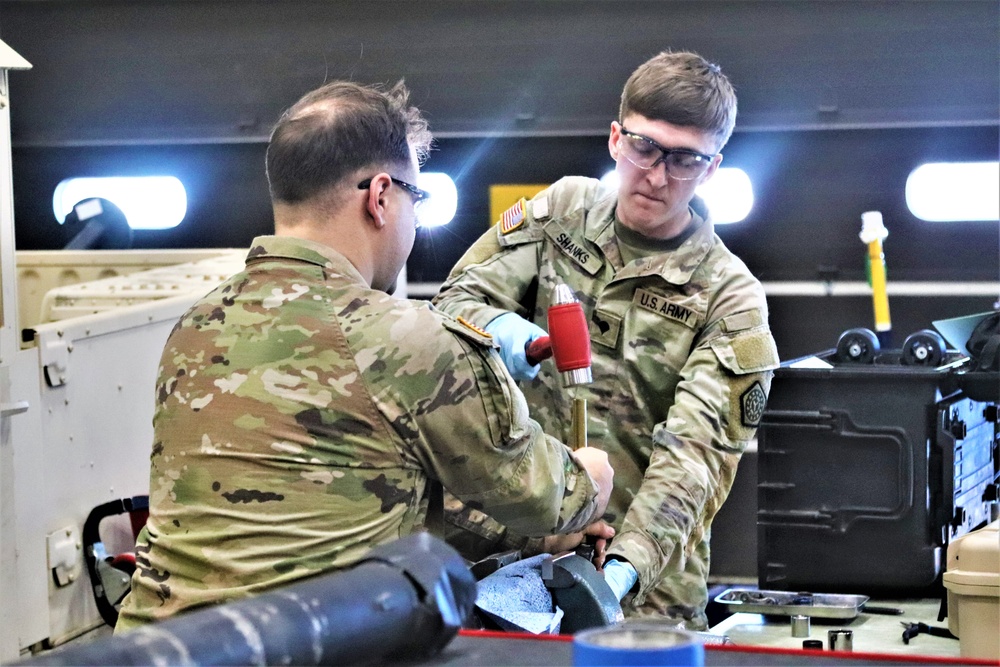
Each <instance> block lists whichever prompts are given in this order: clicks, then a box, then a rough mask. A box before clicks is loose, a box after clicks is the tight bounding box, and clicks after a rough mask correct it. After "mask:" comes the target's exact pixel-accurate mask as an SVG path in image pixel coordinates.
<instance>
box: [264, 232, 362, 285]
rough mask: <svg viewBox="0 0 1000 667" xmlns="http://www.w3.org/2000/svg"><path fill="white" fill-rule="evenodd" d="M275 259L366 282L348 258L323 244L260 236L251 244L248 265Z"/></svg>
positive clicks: (304, 240)
mask: <svg viewBox="0 0 1000 667" xmlns="http://www.w3.org/2000/svg"><path fill="white" fill-rule="evenodd" d="M275 258H280V259H294V260H298V261H301V262H309V263H310V264H316V265H317V266H321V267H323V268H325V269H327V270H329V271H333V272H335V273H339V274H342V275H345V276H348V277H350V278H352V279H356V280H358V281H360V282H364V278H363V277H362V276H361V274H360V273H359V272H358V270H357V269H356V268H355V267H354V265H353V264H351V262H350V261H349V260H348V259H347V258H346V257H344V256H343V255H341V254H340V253H339V252H337V251H336V250H334V249H333V248H331V247H329V246H326V245H323V244H322V243H317V242H315V241H309V240H306V239H300V238H295V237H292V236H258V237H257V238H255V239H254V240H253V243H251V244H250V251H249V252H248V253H247V263H248V264H249V263H250V262H251V261H255V260H260V259H275Z"/></svg>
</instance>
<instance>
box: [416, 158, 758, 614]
mask: <svg viewBox="0 0 1000 667" xmlns="http://www.w3.org/2000/svg"><path fill="white" fill-rule="evenodd" d="M616 202H617V200H616V195H615V193H609V192H607V191H601V189H600V186H599V184H598V181H596V180H593V179H585V178H577V177H573V178H565V179H562V180H560V181H559V182H558V183H556V184H555V185H553V186H551V187H550V188H548V189H547V190H545V191H543V192H541V193H540V194H538V195H537V196H536V197H535V198H534V199H533V200H532V201H530V202H522V203H520V204H519V205H518V206H515V207H514V208H513V209H512V210H511V211H509V212H508V213H507V214H505V216H504V218H503V219H502V220H501V222H500V224H498V225H497V226H496V229H492V230H490V231H489V232H487V233H486V234H485V235H484V236H483V237H481V238H480V239H479V240H478V241H477V242H476V243H475V244H474V245H473V246H472V247H471V248H470V249H469V251H468V252H467V253H466V254H465V256H464V257H462V259H461V260H460V261H459V263H458V264H457V265H456V267H455V269H454V270H453V271H452V274H451V275H450V276H449V278H448V280H447V281H446V283H445V284H444V286H443V287H442V290H441V293H440V294H439V295H438V296H437V297H436V299H435V302H436V303H437V305H439V306H440V307H441V308H442V309H443V310H445V311H447V312H449V313H451V314H453V315H462V316H464V317H466V318H468V319H469V320H471V321H472V322H473V323H475V324H478V325H480V326H485V325H486V324H487V323H488V322H489V321H490V320H492V319H493V318H495V317H497V316H498V315H501V314H503V313H504V312H506V311H513V312H516V313H518V314H519V315H521V316H523V317H525V318H527V319H530V320H532V321H533V322H535V323H536V324H538V325H539V326H541V327H542V328H546V319H547V318H546V313H547V311H548V307H549V306H550V305H551V304H550V301H551V297H552V292H553V287H554V286H555V285H556V284H558V283H565V284H567V285H569V286H570V287H571V288H572V289H573V290H574V292H576V295H577V298H579V299H580V300H581V301H582V303H583V309H584V312H585V314H586V316H587V318H588V320H589V322H590V336H591V340H592V343H591V348H592V354H593V361H592V364H593V365H592V369H593V376H594V381H593V384H590V385H584V386H580V387H578V388H575V389H572V390H564V389H563V388H562V385H561V381H560V378H559V374H558V372H557V371H556V368H555V365H554V364H553V363H552V362H545V363H543V364H542V368H541V371H540V373H539V375H538V377H537V378H536V379H535V380H533V381H531V382H530V383H525V385H526V386H524V393H525V396H526V397H527V399H528V403H529V405H531V410H532V415H533V416H534V417H535V418H537V419H538V420H539V421H540V422H541V423H542V425H543V428H545V429H546V430H547V432H550V433H556V434H561V435H562V436H563V438H564V439H566V438H569V436H570V433H569V430H570V423H571V420H570V414H571V405H572V398H573V396H574V395H580V396H584V397H586V398H587V399H588V413H589V415H588V416H589V422H588V435H589V438H590V443H591V444H592V445H593V446H597V447H601V448H602V449H604V450H606V451H607V453H608V456H609V458H610V461H611V465H612V467H613V468H614V469H615V485H614V492H613V494H612V497H611V503H610V505H609V506H608V514H606V515H605V518H606V519H607V520H609V521H610V522H611V523H612V524H613V525H614V526H615V528H616V530H617V536H616V537H615V538H614V540H613V542H612V545H611V547H610V548H609V551H608V553H609V555H611V556H615V555H618V556H621V557H622V558H624V559H626V560H628V561H629V562H630V563H632V564H633V565H634V566H635V568H636V570H637V572H638V574H639V589H638V592H637V593H636V594H635V595H634V597H633V598H631V599H629V598H626V600H625V603H626V605H625V606H626V613H627V614H629V615H633V616H634V615H652V614H655V615H668V616H670V617H672V618H675V619H684V621H683V622H684V624H685V625H686V626H687V627H689V628H702V627H704V626H705V623H706V619H705V615H704V609H705V604H706V602H707V599H706V598H707V586H706V580H707V577H708V569H709V548H708V544H709V537H710V526H711V522H712V518H713V517H714V516H715V514H716V512H717V511H718V509H719V507H720V505H722V502H723V501H724V500H725V498H726V496H727V494H728V493H729V489H730V487H731V486H732V482H733V477H734V475H735V474H736V466H737V463H738V462H739V458H740V455H741V454H742V452H743V450H744V449H745V448H746V446H747V444H748V443H749V442H750V440H751V439H752V438H753V437H754V433H755V430H756V426H757V424H758V422H759V420H760V417H761V413H762V411H763V407H764V403H765V401H766V398H767V392H768V390H769V389H770V381H771V375H772V374H771V370H773V369H774V368H776V367H777V365H778V355H777V349H776V347H775V345H774V341H773V339H772V337H771V333H770V330H769V328H768V324H767V306H766V303H765V299H764V293H763V289H762V288H761V285H760V283H759V282H758V281H757V280H756V279H755V278H754V277H753V276H752V275H751V274H750V272H749V270H748V269H747V268H746V266H745V265H744V264H743V262H741V261H740V260H739V259H738V258H737V257H735V256H734V255H733V254H732V253H731V252H730V251H729V250H727V249H726V247H725V246H724V245H723V243H722V241H721V240H720V239H719V238H718V237H717V236H716V235H715V233H714V231H713V227H712V224H711V222H710V221H709V220H708V219H706V218H703V217H702V216H705V215H707V214H706V213H705V212H704V205H703V203H702V202H701V201H700V200H698V199H695V200H694V201H693V202H692V207H693V210H694V211H695V212H696V215H695V216H694V221H695V222H694V225H695V226H694V228H693V233H691V234H690V236H689V237H687V238H686V239H684V240H683V242H682V243H681V244H680V246H679V247H677V248H676V249H675V250H671V251H665V252H658V253H654V254H647V255H646V256H643V257H638V258H636V259H635V260H634V261H631V262H628V263H625V262H623V260H622V252H623V248H622V246H621V245H620V239H618V238H617V237H616V234H615V224H614V222H615V206H616ZM698 209H700V211H699V210H698ZM689 229H691V228H689ZM494 518H496V517H494ZM449 521H451V522H453V523H455V524H457V525H462V526H463V527H464V528H469V529H472V530H475V531H477V532H478V533H479V534H480V535H483V536H485V537H486V538H488V539H492V540H494V541H496V543H497V544H500V543H506V544H515V543H516V540H515V539H513V538H512V537H511V536H510V535H509V534H506V533H505V532H504V530H503V529H502V527H498V526H496V525H495V524H491V523H490V522H488V521H486V522H484V521H482V517H481V514H478V513H476V512H466V513H464V514H457V515H455V516H449ZM501 523H502V522H501ZM509 528H511V530H516V529H513V527H509ZM466 539H467V540H468V537H467V536H466ZM455 543H456V544H458V545H459V546H461V544H460V542H458V541H457V540H456V541H455Z"/></svg>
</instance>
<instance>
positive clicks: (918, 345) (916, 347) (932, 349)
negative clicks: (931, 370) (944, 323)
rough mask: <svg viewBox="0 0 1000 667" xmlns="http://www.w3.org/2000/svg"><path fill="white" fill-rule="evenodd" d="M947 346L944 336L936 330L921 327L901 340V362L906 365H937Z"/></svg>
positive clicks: (942, 357)
mask: <svg viewBox="0 0 1000 667" xmlns="http://www.w3.org/2000/svg"><path fill="white" fill-rule="evenodd" d="M946 351H947V348H946V346H945V342H944V338H942V337H941V335H940V334H939V333H937V332H936V331H931V330H930V329H921V330H920V331H918V332H916V333H911V334H910V335H909V336H907V337H906V340H905V341H903V355H902V358H901V360H902V362H903V364H905V365H906V366H937V365H939V364H940V363H941V360H942V359H944V355H945V352H946Z"/></svg>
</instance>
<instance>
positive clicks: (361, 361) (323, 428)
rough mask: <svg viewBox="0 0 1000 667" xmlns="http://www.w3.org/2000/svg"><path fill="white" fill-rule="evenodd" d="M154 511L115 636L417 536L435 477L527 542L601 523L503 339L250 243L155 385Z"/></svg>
mask: <svg viewBox="0 0 1000 667" xmlns="http://www.w3.org/2000/svg"><path fill="white" fill-rule="evenodd" d="M153 423H154V429H155V437H154V444H153V452H152V458H151V461H152V467H151V474H150V516H149V521H148V523H147V524H146V527H145V528H144V529H143V531H142V533H141V534H140V536H139V539H138V544H137V547H136V552H137V553H136V561H137V564H138V569H137V570H136V573H135V575H134V576H133V578H132V591H131V593H130V594H129V596H128V598H127V599H126V600H125V602H124V604H123V606H122V610H121V615H120V620H119V623H118V626H117V629H118V630H121V629H123V628H130V627H133V626H136V625H138V624H140V623H143V622H146V621H150V620H154V619H158V618H163V617H165V616H169V615H171V614H174V613H176V612H178V611H181V610H183V609H186V608H191V607H196V606H199V605H203V604H208V603H213V602H218V601H220V600H225V599H229V598H234V597H240V596H243V595H245V594H247V593H250V592H253V591H258V590H261V589H264V588H269V587H272V586H275V585H279V584H283V583H287V582H290V581H292V580H295V579H299V578H302V577H306V576H309V575H311V574H315V573H317V572H319V571H323V570H329V569H333V568H339V567H343V566H347V565H350V564H351V563H353V562H355V561H356V560H358V558H359V557H361V556H362V555H363V554H364V553H365V552H367V551H368V550H369V549H370V548H371V547H373V546H375V545H378V544H381V543H384V542H389V541H392V540H395V539H397V538H399V537H400V536H403V535H406V534H409V533H411V532H413V531H414V530H415V529H419V528H420V527H421V526H422V524H423V523H424V518H425V515H426V513H427V505H428V501H427V496H428V493H426V491H427V488H428V484H429V481H428V479H429V478H432V479H437V480H439V481H440V482H441V483H442V484H443V485H445V486H446V487H448V488H449V489H451V490H452V491H453V492H454V493H455V494H456V495H458V496H459V497H461V498H462V499H463V500H464V501H465V502H467V503H469V504H470V505H472V506H474V507H481V508H484V509H486V510H488V511H489V512H490V513H491V514H493V515H494V516H496V517H498V518H500V517H502V520H504V521H505V522H509V523H510V525H512V526H516V527H517V529H518V530H520V531H525V532H526V533H529V534H532V535H542V534H548V533H550V532H554V531H557V530H559V531H574V530H579V529H580V528H582V527H583V526H585V525H586V524H587V523H588V522H589V521H590V520H592V518H593V517H592V515H593V513H594V510H595V509H596V493H595V490H594V485H593V482H592V480H591V478H590V477H589V475H588V474H587V473H586V472H585V471H584V470H583V469H582V468H581V467H580V466H579V465H578V464H577V463H576V461H575V460H574V459H573V458H572V457H571V455H570V452H569V449H568V448H567V447H565V446H564V445H563V444H561V443H559V442H558V441H556V440H555V439H553V438H551V437H549V436H547V435H545V434H544V433H543V432H542V430H541V428H540V427H539V425H538V424H537V423H536V422H534V421H532V420H531V419H530V418H529V416H528V410H527V404H526V403H525V400H524V397H523V395H522V394H521V392H520V391H519V390H518V388H517V386H516V384H514V381H513V379H511V377H510V375H509V374H508V373H507V372H506V370H505V369H504V367H503V362H502V361H501V360H500V358H499V356H498V355H497V353H496V351H495V344H494V342H493V340H492V339H491V338H490V336H489V335H488V334H485V333H484V332H480V331H477V330H476V328H475V327H473V326H471V325H468V324H462V323H460V322H459V321H456V320H455V319H452V318H451V317H448V316H446V315H444V314H443V313H441V312H440V311H437V310H436V309H435V308H434V307H433V306H431V305H430V304H429V303H426V302H417V301H406V300H401V299H397V298H394V297H391V296H389V295H387V294H385V293H382V292H379V291H376V290H373V289H371V288H370V287H368V285H367V284H366V283H365V282H364V280H363V279H362V277H361V275H360V274H359V273H358V272H357V270H356V269H355V268H354V267H353V266H352V265H351V264H350V263H349V262H348V261H347V260H346V259H345V258H344V257H343V256H341V255H339V254H338V253H336V252H334V251H333V250H331V249H329V248H326V247H325V246H322V245H319V244H316V243H311V242H309V241H303V240H298V239H291V238H281V237H260V238H258V239H255V240H254V243H253V246H252V248H251V250H250V252H249V254H248V256H247V267H246V270H245V271H242V272H240V273H238V274H237V275H235V276H233V277H232V278H230V279H229V280H228V281H226V282H225V283H223V284H222V285H221V286H219V288H217V289H216V290H214V291H213V292H212V293H210V294H209V295H207V296H206V297H205V298H204V299H202V300H201V301H200V302H199V303H197V304H196V305H195V306H194V307H193V308H192V309H191V310H190V311H188V312H187V313H186V314H185V315H184V316H183V318H182V319H181V320H180V322H179V323H178V324H177V326H176V327H175V328H174V330H173V332H172V333H171V334H170V337H169V339H168V341H167V344H166V347H165V349H164V353H163V357H162V360H161V366H160V371H159V379H158V382H157V387H156V411H155V414H154V418H153Z"/></svg>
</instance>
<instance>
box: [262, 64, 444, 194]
mask: <svg viewBox="0 0 1000 667" xmlns="http://www.w3.org/2000/svg"><path fill="white" fill-rule="evenodd" d="M409 95H410V93H409V91H408V90H407V89H406V86H405V85H404V84H403V82H402V81H400V82H399V83H397V84H396V85H395V86H393V87H392V88H391V89H389V90H384V89H383V88H382V87H380V86H363V85H361V84H357V83H352V82H350V81H334V82H331V83H328V84H326V85H324V86H322V87H321V88H317V89H316V90H314V91H312V92H310V93H307V94H306V95H304V96H303V97H302V99H300V100H299V101H298V102H296V103H295V104H294V105H292V106H291V107H290V108H289V109H288V110H287V111H285V113H283V114H282V115H281V118H280V119H278V122H277V124H275V126H274V130H273V131H272V132H271V140H270V142H269V143H268V146H267V158H266V162H267V180H268V185H269V187H270V190H271V198H272V199H274V200H277V201H283V202H289V203H296V202H301V201H305V200H307V199H310V198H312V197H314V196H316V195H318V194H320V193H322V192H325V191H326V190H328V189H330V188H332V187H334V186H337V185H339V184H340V182H341V181H342V180H343V179H345V178H347V177H348V176H350V175H351V174H354V173H356V172H357V171H358V170H360V169H363V168H365V167H379V168H384V167H390V166H400V167H405V166H409V165H410V159H411V158H410V146H411V145H412V146H413V147H414V148H415V149H416V151H417V158H418V159H420V160H422V159H423V158H424V157H425V156H426V154H427V151H428V150H429V149H430V144H431V133H430V131H429V130H428V129H427V121H426V120H424V118H423V117H422V116H421V115H420V111H419V110H418V109H416V108H415V107H412V106H408V100H409Z"/></svg>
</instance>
